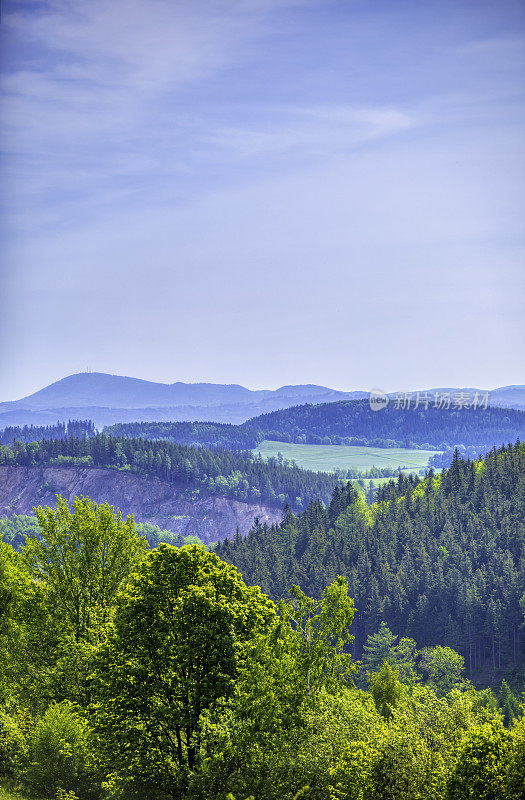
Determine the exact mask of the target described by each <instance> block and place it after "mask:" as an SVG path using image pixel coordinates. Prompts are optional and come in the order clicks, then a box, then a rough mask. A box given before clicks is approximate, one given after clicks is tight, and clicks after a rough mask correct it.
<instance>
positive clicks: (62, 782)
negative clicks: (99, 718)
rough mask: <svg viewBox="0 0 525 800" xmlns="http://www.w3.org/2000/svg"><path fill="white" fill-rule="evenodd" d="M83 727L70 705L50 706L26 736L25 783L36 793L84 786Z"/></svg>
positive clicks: (84, 742)
mask: <svg viewBox="0 0 525 800" xmlns="http://www.w3.org/2000/svg"><path fill="white" fill-rule="evenodd" d="M87 753H88V747H87V724H86V722H85V720H84V719H82V717H81V716H80V715H79V714H78V713H77V712H76V711H75V709H74V707H73V706H72V704H71V703H69V702H67V701H64V702H62V703H53V704H52V705H50V706H49V708H48V709H47V711H46V712H45V714H44V715H43V716H42V717H41V718H40V719H39V720H38V722H37V723H36V725H35V727H34V728H33V730H32V731H31V733H30V735H29V741H28V754H27V766H26V769H25V774H24V776H23V777H24V779H25V782H26V783H27V784H28V785H29V786H30V787H31V788H32V789H35V790H36V791H40V792H44V793H45V794H50V795H51V794H55V793H56V792H57V790H58V789H61V790H64V791H66V792H70V791H71V790H78V789H79V787H80V788H82V787H83V786H84V785H85V784H86V783H87Z"/></svg>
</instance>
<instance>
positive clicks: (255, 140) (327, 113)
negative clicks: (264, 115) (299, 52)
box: [209, 105, 416, 158]
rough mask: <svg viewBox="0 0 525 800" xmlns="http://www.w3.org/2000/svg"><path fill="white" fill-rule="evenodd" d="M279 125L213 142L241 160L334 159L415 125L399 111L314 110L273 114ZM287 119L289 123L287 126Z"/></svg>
mask: <svg viewBox="0 0 525 800" xmlns="http://www.w3.org/2000/svg"><path fill="white" fill-rule="evenodd" d="M272 116H273V117H274V122H273V124H271V125H268V124H266V125H265V126H261V127H260V128H240V127H239V128H223V129H222V130H219V131H217V132H215V133H214V134H213V136H210V137H209V141H210V142H211V143H212V144H216V145H220V146H221V147H224V148H226V149H228V150H230V151H232V152H234V153H235V154H236V155H238V156H240V157H242V158H251V157H256V156H260V155H266V154H283V155H287V156H288V155H290V154H301V155H302V156H307V157H312V156H319V155H322V156H324V157H325V158H326V156H327V154H330V155H331V156H332V157H333V156H337V155H340V154H341V153H342V152H343V153H344V152H347V151H349V150H351V149H353V148H354V147H356V146H358V145H360V144H363V143H366V142H370V141H373V140H375V139H380V138H382V137H385V136H391V135H393V134H396V133H399V132H401V131H405V130H407V129H408V128H411V127H413V126H414V125H415V124H416V120H415V119H414V118H413V117H412V116H410V115H409V114H408V113H406V112H404V111H401V110H399V109H396V108H390V107H385V108H382V107H377V108H373V107H370V108H366V107H365V108H359V107H358V108H353V107H347V106H341V105H337V106H333V107H323V106H313V107H311V108H297V109H291V110H290V109H282V110H279V111H277V112H276V111H275V110H274V113H273V114H272ZM283 118H284V120H283Z"/></svg>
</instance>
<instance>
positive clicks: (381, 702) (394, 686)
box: [369, 661, 403, 719]
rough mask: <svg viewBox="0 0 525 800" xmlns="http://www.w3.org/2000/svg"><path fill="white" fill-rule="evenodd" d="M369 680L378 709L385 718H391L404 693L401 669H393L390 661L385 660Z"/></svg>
mask: <svg viewBox="0 0 525 800" xmlns="http://www.w3.org/2000/svg"><path fill="white" fill-rule="evenodd" d="M369 680H370V687H371V689H372V697H373V698H374V703H375V706H376V708H377V710H378V711H379V713H380V714H381V716H382V717H385V719H391V718H392V716H393V714H394V711H393V709H394V707H395V705H396V703H397V701H398V700H399V698H400V697H401V695H402V693H403V685H402V683H401V682H400V681H399V671H398V670H393V669H392V667H391V666H390V664H389V663H388V661H383V665H382V667H381V669H380V670H379V671H378V672H372V673H371V675H370V676H369Z"/></svg>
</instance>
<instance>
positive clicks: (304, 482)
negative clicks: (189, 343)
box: [0, 434, 337, 509]
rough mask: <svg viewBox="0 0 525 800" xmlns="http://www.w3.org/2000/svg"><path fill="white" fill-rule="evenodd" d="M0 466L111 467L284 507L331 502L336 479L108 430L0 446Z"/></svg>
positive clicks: (194, 490)
mask: <svg viewBox="0 0 525 800" xmlns="http://www.w3.org/2000/svg"><path fill="white" fill-rule="evenodd" d="M0 464H3V465H6V466H21V467H43V466H53V467H70V466H75V467H77V466H78V467H85V468H92V467H110V468H112V469H115V470H118V471H119V472H133V473H136V474H138V475H146V476H148V477H156V478H160V479H161V480H164V481H166V482H167V483H171V484H173V485H174V486H177V487H180V488H182V489H185V490H187V491H188V492H189V493H190V494H192V496H193V497H194V498H197V497H198V496H204V495H220V496H225V497H233V498H235V499H237V500H243V501H248V500H255V501H256V502H258V501H259V500H262V501H265V502H269V503H271V504H274V505H277V506H280V507H282V505H283V504H284V503H288V504H289V505H290V506H292V507H293V508H299V509H300V508H302V507H304V506H306V505H307V504H308V503H309V502H310V500H312V499H313V498H314V497H319V498H321V499H322V500H328V499H329V497H330V495H331V492H332V489H333V486H334V485H335V483H336V482H337V477H336V476H335V475H333V474H326V473H323V472H311V471H308V470H303V469H299V467H297V466H295V465H291V464H281V463H279V461H278V460H277V459H270V460H268V461H263V460H262V459H261V458H256V457H255V456H253V455H252V454H251V453H250V452H246V451H233V450H227V449H224V448H214V449H209V448H205V447H188V446H186V445H180V444H175V443H173V442H165V441H149V440H147V439H141V438H134V439H132V438H118V437H112V436H107V435H106V434H96V435H95V436H91V437H87V436H84V437H82V438H75V437H70V438H66V439H64V438H57V439H42V440H41V441H38V442H27V443H24V442H17V441H15V442H14V443H13V444H12V445H0Z"/></svg>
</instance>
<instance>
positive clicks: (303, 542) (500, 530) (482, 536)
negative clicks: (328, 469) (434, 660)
mask: <svg viewBox="0 0 525 800" xmlns="http://www.w3.org/2000/svg"><path fill="white" fill-rule="evenodd" d="M376 497H377V502H376V503H374V504H373V505H372V506H369V505H367V504H366V503H365V502H364V501H363V500H362V498H361V497H359V496H358V495H357V494H356V492H355V490H354V489H353V488H352V487H351V486H350V485H347V486H345V487H336V488H335V490H334V494H333V496H332V499H331V501H330V503H329V504H328V505H327V507H325V506H324V505H323V503H321V502H319V501H315V502H313V503H312V504H311V505H310V506H309V507H308V508H307V509H306V510H305V511H304V512H303V513H301V514H299V515H298V516H295V515H294V514H293V513H291V512H288V513H287V514H286V516H285V518H284V519H283V522H282V524H281V525H278V526H272V527H267V526H266V525H264V526H262V525H260V524H256V525H255V527H254V528H253V529H252V530H251V531H250V533H249V534H248V535H247V536H246V537H240V536H237V538H236V539H235V540H232V541H227V540H226V541H224V542H223V543H221V544H219V545H218V546H217V549H216V551H215V552H216V553H217V554H218V555H219V556H220V557H221V558H224V559H225V560H227V561H229V562H231V563H232V564H235V566H237V567H238V568H239V569H240V570H241V572H242V574H243V577H244V579H245V580H246V582H247V583H249V584H257V585H258V586H261V587H262V589H263V591H265V592H267V593H268V594H269V595H270V597H272V598H273V599H275V600H278V599H279V598H281V597H284V596H286V594H287V592H288V589H289V588H290V586H291V585H292V584H298V585H299V586H301V588H302V589H303V591H305V592H306V593H307V594H309V595H311V596H313V597H317V598H318V597H321V594H322V592H323V590H324V588H325V587H326V586H327V585H328V584H329V583H330V582H331V581H332V580H333V579H334V577H335V576H336V575H344V576H346V577H347V579H348V584H349V587H350V594H351V596H352V597H353V598H354V600H355V604H356V609H357V613H356V621H355V624H354V628H353V633H354V635H355V639H354V645H353V647H354V654H355V655H356V657H357V656H359V655H360V654H361V653H362V648H363V645H364V644H365V642H366V639H367V637H368V635H369V634H370V633H373V632H374V631H376V630H377V629H378V628H379V626H380V624H381V623H382V622H385V623H386V624H387V625H388V626H389V627H390V629H391V630H392V631H393V632H394V633H395V634H396V635H398V636H401V637H404V636H408V637H412V638H414V639H415V640H416V641H417V643H418V645H419V646H429V645H435V644H438V643H439V644H443V645H446V646H450V647H452V648H454V649H455V650H457V651H458V652H459V653H461V654H462V655H463V656H464V657H465V659H466V662H467V666H468V672H469V675H471V676H473V675H480V674H481V672H483V674H485V675H487V674H492V675H494V674H495V673H497V672H498V671H499V670H511V671H512V670H518V669H519V667H520V665H521V664H522V663H523V658H524V647H525V635H524V631H523V614H524V612H525V445H524V444H520V443H519V441H518V443H517V444H516V445H510V446H508V447H503V448H500V449H493V450H492V451H491V452H490V453H489V454H488V455H487V456H486V458H485V459H484V460H478V461H476V462H473V461H470V460H468V459H467V460H464V459H461V458H459V456H458V454H457V453H456V456H455V458H454V460H453V463H452V465H451V467H450V468H449V469H448V470H446V471H444V472H443V473H442V474H440V475H436V474H434V473H433V472H432V471H429V473H428V474H427V476H426V477H425V478H424V479H420V478H418V477H417V476H415V475H412V476H408V477H406V476H405V475H399V477H398V479H397V481H390V482H388V483H385V484H383V485H382V486H381V487H380V488H379V490H378V493H377V496H376Z"/></svg>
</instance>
